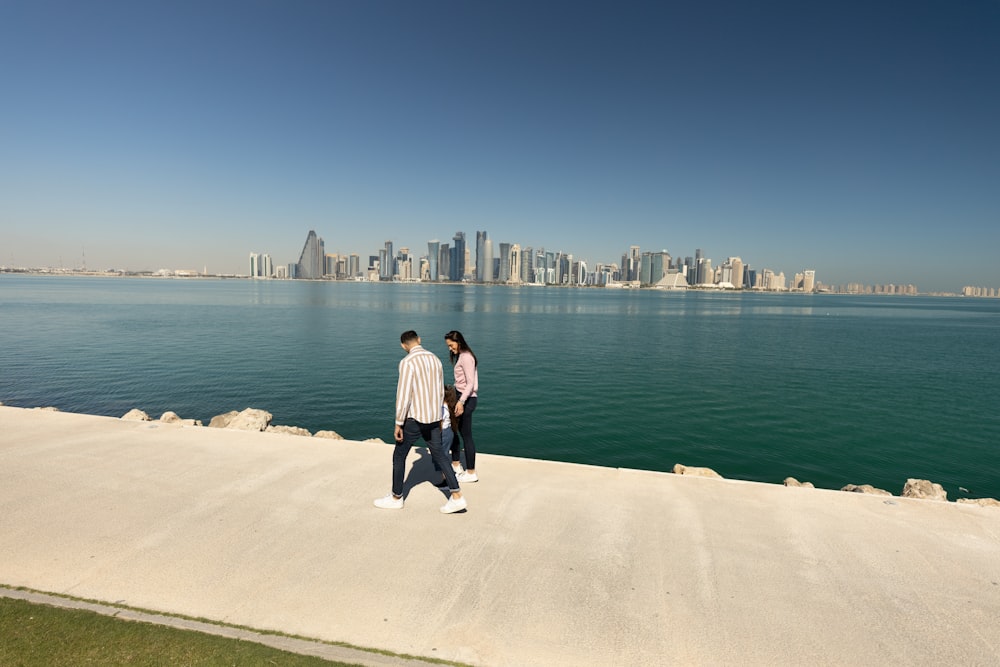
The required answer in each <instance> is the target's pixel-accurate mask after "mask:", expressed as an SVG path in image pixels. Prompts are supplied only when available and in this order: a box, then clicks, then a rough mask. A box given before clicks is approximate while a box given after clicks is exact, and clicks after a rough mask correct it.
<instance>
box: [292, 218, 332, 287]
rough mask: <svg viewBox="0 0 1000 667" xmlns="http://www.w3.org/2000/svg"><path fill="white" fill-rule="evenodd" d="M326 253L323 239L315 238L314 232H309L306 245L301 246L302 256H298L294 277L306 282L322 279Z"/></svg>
mask: <svg viewBox="0 0 1000 667" xmlns="http://www.w3.org/2000/svg"><path fill="white" fill-rule="evenodd" d="M325 259H326V252H325V250H324V248H323V239H321V238H320V237H318V236H316V232H314V231H313V230H311V229H310V230H309V235H308V236H306V243H305V245H304V246H302V254H301V255H299V262H298V264H296V265H295V277H296V278H303V279H306V280H318V279H319V278H322V277H323V273H324V269H325V266H324V265H325Z"/></svg>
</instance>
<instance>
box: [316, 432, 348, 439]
mask: <svg viewBox="0 0 1000 667" xmlns="http://www.w3.org/2000/svg"><path fill="white" fill-rule="evenodd" d="M313 437H314V438H328V439H330V440H343V439H344V436H342V435H340V434H339V433H337V432H336V431H316V432H315V433H313Z"/></svg>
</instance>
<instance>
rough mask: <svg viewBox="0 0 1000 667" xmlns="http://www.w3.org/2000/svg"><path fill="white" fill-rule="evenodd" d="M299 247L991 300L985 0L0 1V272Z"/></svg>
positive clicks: (998, 138)
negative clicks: (312, 235)
mask: <svg viewBox="0 0 1000 667" xmlns="http://www.w3.org/2000/svg"><path fill="white" fill-rule="evenodd" d="M310 229H314V230H316V232H317V233H318V234H319V235H320V236H322V237H323V238H324V240H325V242H326V248H327V251H328V252H341V253H350V252H357V253H358V254H360V255H361V256H362V257H364V258H367V256H368V255H371V254H377V250H378V249H379V248H380V247H382V245H383V244H384V242H385V240H387V239H391V240H392V241H393V243H394V245H395V247H396V248H397V249H398V248H400V247H402V246H408V247H410V248H411V252H413V253H415V254H418V255H420V254H424V253H426V252H427V241H428V240H431V239H440V240H441V241H442V242H444V241H449V242H450V239H451V237H452V236H453V235H454V233H455V232H456V231H457V230H461V231H464V232H465V233H466V235H467V237H469V238H471V240H472V243H473V244H474V240H475V233H476V231H477V230H487V231H488V232H489V234H490V238H492V239H493V240H494V242H497V243H499V242H511V243H520V244H521V245H522V246H532V247H535V248H537V247H539V246H544V247H545V248H546V249H547V250H554V251H562V252H567V253H573V255H574V257H576V258H582V259H586V260H588V261H589V262H590V264H591V266H593V264H594V263H596V262H618V261H619V260H620V257H621V254H622V253H623V252H625V251H626V250H627V248H628V246H630V245H639V246H640V247H641V248H642V249H643V250H661V249H667V250H668V251H669V252H670V253H671V254H672V255H674V256H675V257H677V256H681V257H683V256H687V255H694V250H695V248H701V249H702V250H703V252H704V254H705V256H707V257H711V258H712V259H713V263H714V264H715V265H718V264H719V263H720V262H721V261H722V260H724V259H725V258H726V257H727V256H730V255H738V256H740V257H742V259H743V260H744V262H747V263H749V264H750V265H751V266H752V267H753V268H756V269H764V268H770V269H772V270H775V271H784V272H785V274H786V275H787V276H788V277H789V278H791V276H792V274H793V273H795V272H796V271H800V270H803V269H815V270H816V272H817V279H819V280H820V281H822V282H825V283H828V284H838V283H845V282H849V281H858V282H865V283H888V282H895V283H915V284H916V285H917V286H918V287H919V288H920V289H921V290H922V291H937V290H947V291H957V290H959V289H960V288H961V287H962V286H963V285H966V284H971V285H982V286H993V287H1000V262H998V261H997V257H996V255H997V253H998V250H1000V1H998V0H961V1H958V2H956V1H954V0H942V1H940V2H922V1H920V0H905V1H899V2H895V1H879V0H874V1H872V0H866V1H864V2H856V1H854V0H848V1H838V2H821V3H818V2H802V1H801V0H794V1H788V2H769V1H767V0H764V1H763V2H745V1H734V2H713V1H711V0H709V1H705V2H701V1H699V2H691V1H684V2H670V1H669V0H663V1H661V2H648V3H647V2H610V1H609V2H600V3H598V2H581V1H570V2H542V1H533V2H511V1H503V2H485V1H480V0H466V1H426V2H423V1H416V0H406V1H378V0H364V1H362V0H358V1H356V2H353V1H352V2H347V1H335V0H314V1H301V0H300V1H296V0H280V1H279V0H273V1H272V0H268V1H261V0H243V1H240V2H229V1H213V0H197V1H193V2H188V1H184V0H173V1H163V2H153V1H143V0H140V1H138V2H137V1H135V0H121V1H113V2H109V1H105V0H87V1H86V2H81V1H79V0H69V1H65V2H56V1H52V0H23V1H22V0H0V265H13V266H60V265H62V266H66V267H75V266H80V265H81V262H82V258H83V257H84V255H85V257H86V265H87V267H88V268H91V269H103V268H111V267H114V268H125V269H134V270H140V269H153V270H155V269H159V268H170V269H185V268H186V269H198V270H201V269H202V268H205V267H207V268H208V270H209V271H210V272H213V273H224V272H231V273H246V272H247V271H248V265H249V262H248V259H247V257H248V255H249V253H250V252H266V253H270V254H271V256H272V258H273V260H274V261H275V263H287V262H294V261H297V260H298V257H299V253H300V251H301V249H302V245H303V243H304V241H305V238H306V234H307V232H308V231H309V230H310Z"/></svg>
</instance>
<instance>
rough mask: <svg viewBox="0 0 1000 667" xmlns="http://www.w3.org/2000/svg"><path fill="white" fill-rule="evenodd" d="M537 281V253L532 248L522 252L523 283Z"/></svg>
mask: <svg viewBox="0 0 1000 667" xmlns="http://www.w3.org/2000/svg"><path fill="white" fill-rule="evenodd" d="M534 279H535V251H534V250H532V249H531V248H530V247H528V248H524V249H523V250H521V282H522V283H530V282H532V281H534Z"/></svg>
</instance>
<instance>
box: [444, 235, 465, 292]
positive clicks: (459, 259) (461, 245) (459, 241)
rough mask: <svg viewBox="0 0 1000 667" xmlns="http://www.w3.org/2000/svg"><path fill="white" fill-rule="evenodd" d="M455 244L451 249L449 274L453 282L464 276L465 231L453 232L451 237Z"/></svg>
mask: <svg viewBox="0 0 1000 667" xmlns="http://www.w3.org/2000/svg"><path fill="white" fill-rule="evenodd" d="M452 241H454V243H455V245H454V246H453V247H452V249H451V275H450V276H448V277H449V278H451V280H453V281H454V282H458V281H460V280H463V279H464V278H465V232H455V236H454V237H453V238H452Z"/></svg>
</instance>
